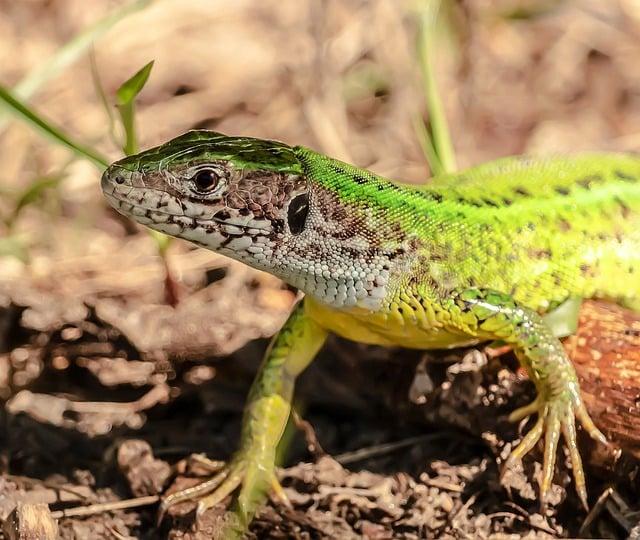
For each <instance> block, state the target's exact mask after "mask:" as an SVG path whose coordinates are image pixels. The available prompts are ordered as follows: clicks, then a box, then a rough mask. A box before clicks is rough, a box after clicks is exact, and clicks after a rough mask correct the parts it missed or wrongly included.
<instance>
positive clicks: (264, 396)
mask: <svg viewBox="0 0 640 540" xmlns="http://www.w3.org/2000/svg"><path fill="white" fill-rule="evenodd" d="M326 337H327V331H326V330H325V329H324V328H322V327H321V326H319V325H318V324H317V323H316V322H315V321H313V319H311V318H310V317H309V316H308V315H306V314H305V312H304V306H303V302H300V303H298V305H297V306H296V307H295V308H294V310H293V311H292V313H291V315H290V316H289V318H288V319H287V322H286V323H285V325H284V326H283V327H282V329H281V330H280V332H279V333H278V334H277V335H276V336H275V337H274V339H273V341H272V342H271V345H270V346H269V348H268V350H267V352H266V354H265V358H264V360H263V362H262V365H261V367H260V370H259V371H258V375H257V376H256V378H255V380H254V382H253V385H252V387H251V390H250V392H249V398H248V403H247V405H246V407H245V410H244V415H243V420H242V435H241V441H240V450H239V451H238V452H237V453H236V454H235V455H234V456H233V458H232V459H231V461H230V463H229V464H228V465H227V466H225V467H224V468H222V470H220V471H219V472H218V473H217V474H216V475H215V476H214V477H213V478H212V479H211V480H209V481H207V482H204V483H203V484H200V485H199V486H195V487H194V488H190V489H187V490H184V491H181V492H179V493H175V494H173V495H170V496H169V497H167V498H166V499H165V500H164V502H163V505H162V507H163V510H165V509H166V508H168V507H169V506H172V505H173V504H176V503H178V502H181V501H184V500H189V499H194V498H199V497H201V496H203V495H206V494H207V493H209V494H208V495H207V496H206V497H204V498H202V499H201V500H200V501H199V503H198V510H197V512H198V514H201V513H202V512H204V511H205V510H207V509H208V508H211V507H212V506H214V505H216V504H218V503H219V502H220V501H222V500H223V499H224V498H225V497H226V496H227V495H229V494H230V493H232V492H233V491H235V490H236V489H237V488H238V487H239V488H240V492H239V495H238V499H237V508H236V511H235V515H236V516H237V518H238V521H239V527H237V524H234V523H231V522H230V523H229V526H228V529H227V530H226V531H225V532H224V533H223V535H222V537H224V538H227V537H229V538H232V537H234V536H237V534H238V532H239V531H238V530H236V529H235V528H234V527H237V528H239V529H242V530H244V529H245V528H246V527H247V526H248V524H249V523H250V522H251V519H252V518H253V515H254V514H255V512H256V510H257V508H258V506H259V505H260V504H262V503H263V502H264V500H265V498H266V492H267V490H268V488H269V486H272V487H276V488H279V484H278V483H277V480H276V477H275V454H276V448H277V446H278V443H279V441H280V438H281V437H282V433H283V431H284V428H285V426H286V423H287V419H288V418H289V413H290V412H291V398H292V395H293V388H294V382H295V378H296V377H297V376H298V375H299V374H300V373H301V372H302V371H303V370H304V368H306V367H307V365H309V363H310V362H311V360H313V358H314V356H315V355H316V354H317V352H318V350H319V349H320V347H322V345H323V343H324V342H325V340H326Z"/></svg>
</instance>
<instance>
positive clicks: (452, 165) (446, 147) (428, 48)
mask: <svg viewBox="0 0 640 540" xmlns="http://www.w3.org/2000/svg"><path fill="white" fill-rule="evenodd" d="M439 11H440V0H430V1H428V2H426V4H425V5H424V7H423V8H422V10H421V13H420V25H419V35H418V54H419V59H420V67H421V69H422V77H423V83H424V88H425V97H426V101H427V110H428V112H429V124H430V127H431V137H430V140H431V145H432V147H433V150H434V151H435V154H436V155H437V157H438V161H439V164H436V163H432V161H431V160H432V159H433V157H430V156H429V154H427V155H426V157H427V159H428V160H429V165H430V166H431V168H432V169H434V170H436V169H440V170H441V171H443V172H454V171H455V170H456V168H457V165H456V159H455V153H454V150H453V144H452V143H451V136H450V134H449V126H448V124H447V117H446V115H445V111H444V106H443V104H442V99H441V98H440V94H439V92H438V85H437V82H436V78H435V74H434V69H433V51H434V49H435V43H436V39H435V33H436V21H437V20H438V13H439ZM423 147H424V146H423Z"/></svg>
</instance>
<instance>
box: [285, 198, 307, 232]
mask: <svg viewBox="0 0 640 540" xmlns="http://www.w3.org/2000/svg"><path fill="white" fill-rule="evenodd" d="M308 214H309V193H301V194H300V195H296V196H295V197H294V198H293V199H291V202H290V203H289V208H288V210H287V223H288V224H289V230H290V231H291V234H300V233H301V232H302V231H303V230H304V226H305V224H306V222H307V215H308Z"/></svg>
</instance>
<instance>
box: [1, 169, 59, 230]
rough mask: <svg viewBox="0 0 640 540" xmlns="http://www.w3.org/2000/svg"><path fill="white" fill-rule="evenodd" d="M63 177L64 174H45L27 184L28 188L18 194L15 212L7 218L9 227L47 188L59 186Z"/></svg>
mask: <svg viewBox="0 0 640 540" xmlns="http://www.w3.org/2000/svg"><path fill="white" fill-rule="evenodd" d="M62 178H63V176H62V175H55V176H44V177H41V178H37V179H36V180H35V181H34V182H32V183H31V184H30V185H29V186H27V188H26V189H25V190H24V191H22V193H20V194H19V195H18V198H17V200H16V203H15V206H14V207H13V212H12V213H11V215H10V216H9V218H8V219H7V227H8V228H9V229H11V228H12V226H13V224H14V223H15V221H16V220H17V219H18V216H19V215H20V213H21V212H22V210H24V209H25V208H26V207H27V206H30V205H32V204H34V203H35V202H36V201H38V200H39V199H40V197H42V195H43V193H44V192H45V191H46V190H48V189H53V188H56V187H58V184H60V181H61V180H62Z"/></svg>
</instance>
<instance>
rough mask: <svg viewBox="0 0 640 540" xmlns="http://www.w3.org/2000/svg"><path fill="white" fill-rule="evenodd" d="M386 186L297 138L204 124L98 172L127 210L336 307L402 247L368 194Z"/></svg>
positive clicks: (371, 284) (359, 298) (358, 292)
mask: <svg viewBox="0 0 640 540" xmlns="http://www.w3.org/2000/svg"><path fill="white" fill-rule="evenodd" d="M386 185H389V186H390V185H391V184H390V183H389V182H388V181H386V180H384V179H380V178H378V177H375V176H374V175H373V174H371V173H368V172H366V171H362V170H358V169H355V168H353V167H351V166H349V165H346V164H343V163H340V162H337V161H335V160H331V159H330V158H327V157H325V156H322V155H321V154H316V153H314V152H313V151H311V150H308V149H306V148H303V147H290V146H287V145H285V144H282V143H279V142H275V141H267V140H260V139H252V138H247V137H228V136H225V135H221V134H219V133H215V132H211V131H190V132H188V133H185V134H184V135H181V136H180V137H177V138H175V139H173V140H171V141H169V142H167V143H165V144H163V145H161V146H158V147H156V148H151V149H150V150H146V151H144V152H141V153H140V154H137V155H135V156H130V157H127V158H124V159H122V160H120V161H118V162H116V163H114V164H113V165H111V166H110V167H109V168H108V169H107V170H106V171H105V173H104V175H103V177H102V189H103V191H104V194H105V196H106V198H107V200H108V201H109V203H110V204H111V205H112V206H113V207H114V208H115V209H116V210H118V211H119V212H120V213H122V214H124V215H126V216H127V217H129V218H131V219H134V220H135V221H138V222H139V223H142V224H144V225H146V226H148V227H150V228H152V229H155V230H158V231H160V232H164V233H166V234H169V235H171V236H176V237H179V238H183V239H185V240H189V241H191V242H194V243H195V244H198V245H200V246H203V247H206V248H209V249H211V250H214V251H217V252H219V253H221V254H223V255H227V256H229V257H232V258H234V259H237V260H240V261H242V262H244V263H246V264H248V265H250V266H253V267H254V268H258V269H260V270H266V271H268V272H270V273H272V274H275V275H277V276H278V277H280V278H282V279H284V280H285V281H287V282H288V283H290V284H292V285H294V286H296V287H299V288H301V289H302V290H304V291H305V292H306V293H308V294H312V295H315V296H317V297H319V298H321V299H322V300H323V301H324V302H326V303H329V304H332V305H336V306H345V305H355V304H360V303H363V304H367V302H369V303H370V304H371V305H373V304H377V303H379V302H380V299H381V298H382V296H384V294H385V291H386V284H387V280H388V278H389V273H390V271H391V268H392V266H393V264H395V262H396V261H397V260H398V259H399V258H401V256H402V255H403V253H404V252H405V246H404V245H403V236H402V235H400V234H399V228H398V226H397V225H396V224H395V222H394V221H393V220H391V219H385V218H384V217H383V214H384V213H385V212H386V210H385V209H384V208H382V207H381V206H380V205H376V204H369V203H368V200H369V199H368V198H371V197H380V195H379V194H380V193H382V194H383V195H384V194H385V193H386V194H387V195H388V196H390V195H389V193H391V192H390V191H389V190H387V191H382V192H381V191H380V189H381V188H383V187H384V186H386ZM389 189H390V188H389ZM391 195H393V193H391ZM367 305H368V304H367Z"/></svg>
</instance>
